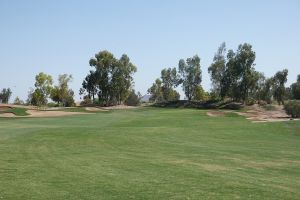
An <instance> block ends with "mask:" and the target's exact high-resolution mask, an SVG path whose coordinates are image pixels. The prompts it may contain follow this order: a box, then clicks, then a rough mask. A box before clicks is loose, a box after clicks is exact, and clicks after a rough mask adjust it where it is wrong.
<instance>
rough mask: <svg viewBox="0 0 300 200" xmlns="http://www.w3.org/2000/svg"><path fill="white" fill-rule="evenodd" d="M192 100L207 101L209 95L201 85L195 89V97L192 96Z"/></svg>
mask: <svg viewBox="0 0 300 200" xmlns="http://www.w3.org/2000/svg"><path fill="white" fill-rule="evenodd" d="M192 100H195V101H207V100H209V94H208V93H207V92H205V91H204V89H203V87H202V86H201V85H199V86H197V87H196V90H195V95H194V96H193V99H192Z"/></svg>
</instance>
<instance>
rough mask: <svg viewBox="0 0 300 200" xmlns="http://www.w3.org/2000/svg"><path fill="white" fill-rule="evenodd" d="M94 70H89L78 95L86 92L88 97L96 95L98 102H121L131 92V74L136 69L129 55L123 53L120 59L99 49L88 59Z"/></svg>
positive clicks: (105, 103) (107, 103)
mask: <svg viewBox="0 0 300 200" xmlns="http://www.w3.org/2000/svg"><path fill="white" fill-rule="evenodd" d="M89 64H90V66H91V67H94V68H95V71H90V74H88V75H87V76H86V78H85V80H84V81H83V83H82V88H81V89H80V95H84V93H85V92H87V93H88V98H90V99H91V98H93V100H94V95H95V94H97V95H98V101H99V103H100V104H104V105H109V104H122V103H123V102H124V101H125V100H126V99H127V97H128V95H129V94H130V93H131V90H132V87H133V74H134V73H135V72H136V71H137V68H136V66H135V65H134V64H132V63H131V62H130V59H129V57H128V56H127V55H126V54H123V55H122V56H121V58H120V59H116V58H115V57H114V55H113V54H112V53H110V52H108V51H100V52H99V53H97V54H96V55H95V58H91V59H90V61H89Z"/></svg>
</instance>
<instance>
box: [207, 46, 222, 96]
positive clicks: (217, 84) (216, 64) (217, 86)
mask: <svg viewBox="0 0 300 200" xmlns="http://www.w3.org/2000/svg"><path fill="white" fill-rule="evenodd" d="M225 54H226V44H225V42H223V43H222V44H221V45H220V47H219V48H218V51H217V53H216V54H215V56H214V59H213V63H212V64H211V65H210V66H209V67H208V73H209V74H210V79H211V81H212V86H213V89H212V92H213V93H214V94H215V95H216V96H219V97H221V90H222V79H223V77H224V76H225V70H226V57H225V56H226V55H225Z"/></svg>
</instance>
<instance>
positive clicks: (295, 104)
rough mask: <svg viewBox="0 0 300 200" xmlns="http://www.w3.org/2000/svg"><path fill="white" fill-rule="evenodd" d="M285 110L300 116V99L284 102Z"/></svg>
mask: <svg viewBox="0 0 300 200" xmlns="http://www.w3.org/2000/svg"><path fill="white" fill-rule="evenodd" d="M284 109H285V112H286V113H287V114H288V115H290V116H291V117H293V118H299V117H300V101H296V100H295V101H288V102H287V103H285V104H284Z"/></svg>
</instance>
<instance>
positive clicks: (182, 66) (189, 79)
mask: <svg viewBox="0 0 300 200" xmlns="http://www.w3.org/2000/svg"><path fill="white" fill-rule="evenodd" d="M178 71H179V74H180V81H179V83H182V88H183V91H184V93H185V96H186V98H187V99H188V100H191V99H192V98H193V96H194V95H195V92H196V88H197V87H198V86H199V85H200V83H201V81H202V76H201V69H200V58H199V57H198V56H197V55H195V56H194V57H192V58H188V59H186V61H184V60H183V59H181V60H179V64H178Z"/></svg>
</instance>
